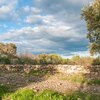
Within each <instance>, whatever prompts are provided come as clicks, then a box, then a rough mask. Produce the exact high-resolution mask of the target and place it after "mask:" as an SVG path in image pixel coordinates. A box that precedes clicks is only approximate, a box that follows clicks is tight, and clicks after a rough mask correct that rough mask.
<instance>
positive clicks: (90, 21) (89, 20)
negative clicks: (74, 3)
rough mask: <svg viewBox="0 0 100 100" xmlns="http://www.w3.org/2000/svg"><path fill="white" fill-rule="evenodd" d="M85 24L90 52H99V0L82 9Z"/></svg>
mask: <svg viewBox="0 0 100 100" xmlns="http://www.w3.org/2000/svg"><path fill="white" fill-rule="evenodd" d="M82 18H83V19H85V21H86V24H87V30H88V35H87V38H88V39H89V42H90V44H89V48H90V53H91V54H92V55H94V54H100V0H95V1H94V2H92V3H90V4H89V5H88V6H86V7H84V8H83V10H82Z"/></svg>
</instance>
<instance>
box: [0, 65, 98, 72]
mask: <svg viewBox="0 0 100 100" xmlns="http://www.w3.org/2000/svg"><path fill="white" fill-rule="evenodd" d="M43 69H57V70H58V71H59V72H62V73H67V74H76V73H90V71H92V72H94V73H95V72H96V73H99V74H100V65H97V66H88V67H85V66H81V65H0V72H4V71H9V72H16V71H17V72H26V73H29V72H30V71H31V70H43Z"/></svg>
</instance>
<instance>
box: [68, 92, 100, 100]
mask: <svg viewBox="0 0 100 100" xmlns="http://www.w3.org/2000/svg"><path fill="white" fill-rule="evenodd" d="M66 98H67V100H100V95H96V94H95V95H94V94H90V93H83V92H80V91H76V92H72V93H70V94H68V95H67V96H66Z"/></svg>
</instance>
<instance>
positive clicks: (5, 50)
mask: <svg viewBox="0 0 100 100" xmlns="http://www.w3.org/2000/svg"><path fill="white" fill-rule="evenodd" d="M16 49H17V47H16V45H15V44H13V43H9V44H3V43H0V54H8V55H15V54H16Z"/></svg>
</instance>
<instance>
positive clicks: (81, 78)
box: [61, 74, 100, 85]
mask: <svg viewBox="0 0 100 100" xmlns="http://www.w3.org/2000/svg"><path fill="white" fill-rule="evenodd" d="M61 80H68V81H71V82H75V83H87V84H88V85H92V84H94V85H100V80H99V79H91V80H88V79H87V78H85V76H84V75H81V74H80V75H78V74H76V75H69V76H63V77H62V78H61Z"/></svg>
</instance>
